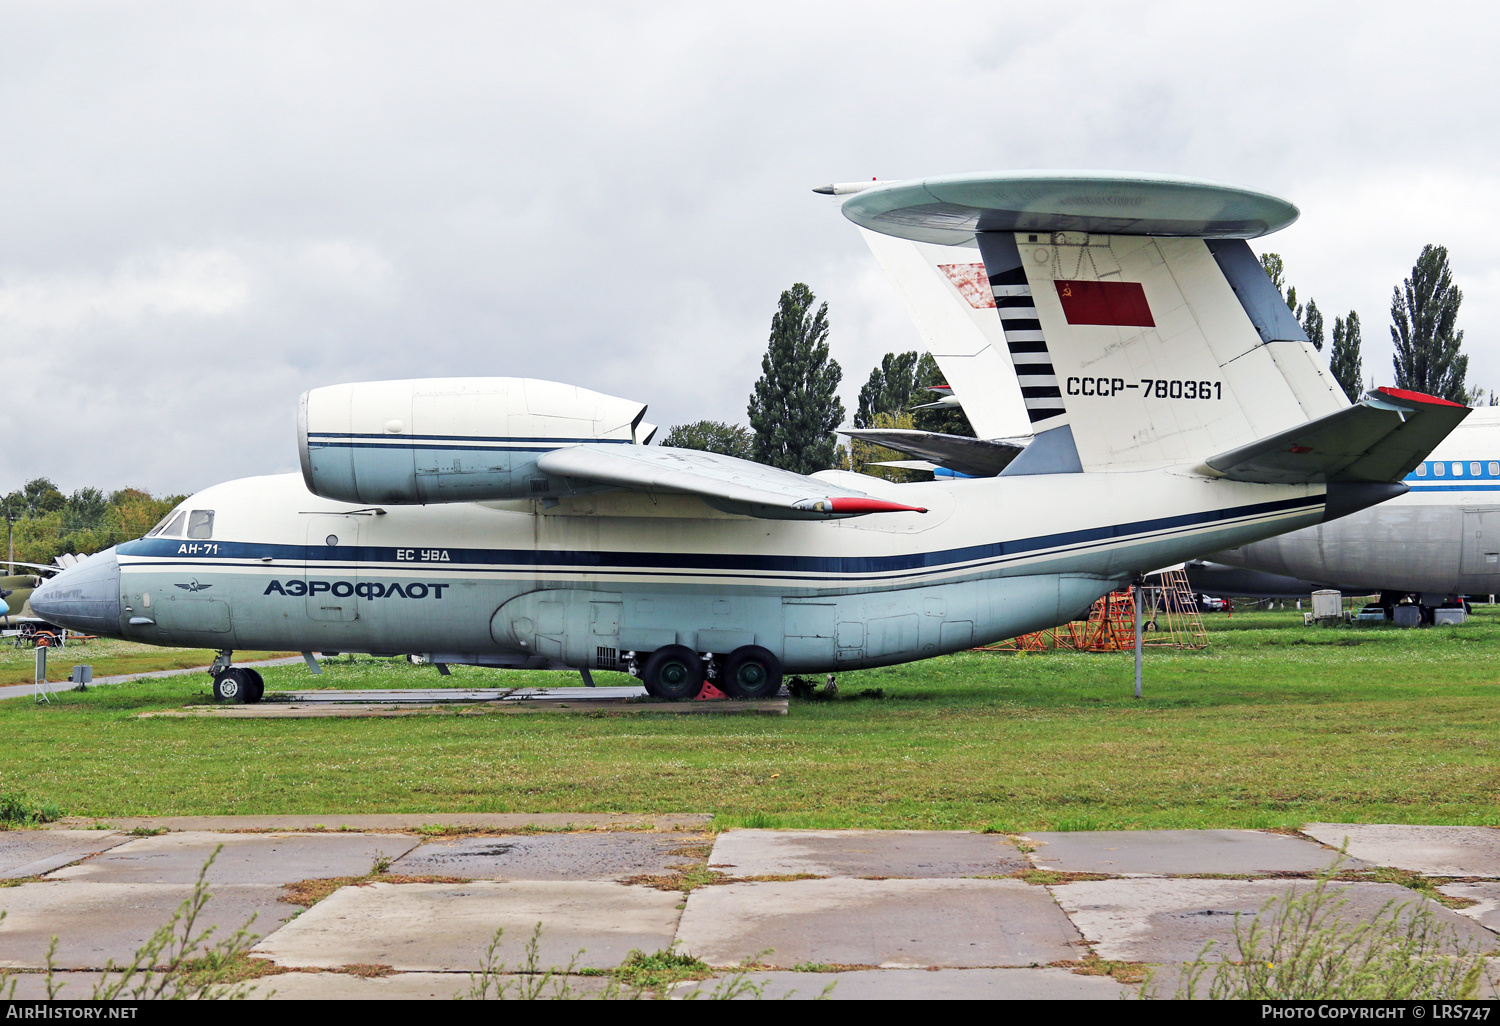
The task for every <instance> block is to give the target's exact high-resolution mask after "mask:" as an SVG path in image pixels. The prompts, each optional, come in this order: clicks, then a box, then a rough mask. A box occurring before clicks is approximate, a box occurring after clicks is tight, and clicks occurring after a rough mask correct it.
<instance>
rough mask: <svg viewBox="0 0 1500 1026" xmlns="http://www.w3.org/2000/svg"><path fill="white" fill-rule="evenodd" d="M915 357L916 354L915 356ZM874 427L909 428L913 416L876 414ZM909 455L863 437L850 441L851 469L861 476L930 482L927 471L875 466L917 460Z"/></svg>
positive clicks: (873, 422) (872, 425) (871, 422)
mask: <svg viewBox="0 0 1500 1026" xmlns="http://www.w3.org/2000/svg"><path fill="white" fill-rule="evenodd" d="M912 355H913V356H915V355H916V354H915V353H913V354H912ZM868 426H869V427H872V428H910V427H911V426H912V416H911V414H910V413H885V412H881V413H877V414H875V416H874V418H873V419H872V420H871V421H870V423H869V425H868ZM915 458H916V457H914V456H912V455H911V454H910V453H905V452H900V451H899V450H896V449H887V448H885V447H884V446H880V445H875V444H874V443H873V442H867V441H865V440H864V439H862V438H851V439H849V469H850V470H852V471H854V472H855V473H858V474H869V475H871V476H873V477H883V478H885V479H886V480H887V481H930V480H932V474H931V472H929V471H926V470H907V469H905V468H903V467H875V466H871V464H872V463H885V462H888V461H891V460H910V459H915Z"/></svg>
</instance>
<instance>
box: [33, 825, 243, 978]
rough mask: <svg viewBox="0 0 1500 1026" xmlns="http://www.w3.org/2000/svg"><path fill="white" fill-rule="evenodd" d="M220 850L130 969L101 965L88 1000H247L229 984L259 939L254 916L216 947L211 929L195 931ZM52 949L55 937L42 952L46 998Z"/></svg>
mask: <svg viewBox="0 0 1500 1026" xmlns="http://www.w3.org/2000/svg"><path fill="white" fill-rule="evenodd" d="M223 850H224V846H223V845H222V844H221V845H219V846H218V847H216V848H215V849H214V851H213V854H212V855H210V856H209V857H208V861H207V862H205V863H203V868H202V869H200V870H199V871H198V880H197V882H196V883H195V884H194V885H193V893H192V896H191V897H189V898H187V899H186V900H185V901H183V903H182V904H181V905H180V906H178V908H177V911H176V912H174V913H173V914H172V918H171V919H170V920H168V921H167V922H166V923H165V924H163V925H162V926H160V927H159V928H158V929H157V930H156V932H155V933H154V934H152V935H151V939H150V940H148V941H147V942H146V943H145V944H143V945H142V946H141V947H140V948H139V949H137V951H136V953H135V957H134V958H133V959H131V961H130V963H129V964H127V965H123V966H117V965H115V962H114V959H110V960H109V961H107V962H105V963H104V973H103V974H102V975H101V976H100V978H99V982H98V983H96V984H95V985H94V993H93V1000H95V1001H120V1000H136V1001H139V1000H149V999H159V998H195V999H201V998H209V999H212V998H243V997H247V996H248V995H249V990H250V988H247V987H245V986H244V984H243V983H236V982H232V981H234V980H235V979H236V977H237V976H238V971H239V970H240V969H241V968H242V966H241V964H240V963H242V962H243V961H244V955H245V953H246V952H248V951H249V950H250V947H251V945H253V944H254V943H255V942H256V941H257V940H259V939H260V937H259V935H257V934H253V933H251V932H250V924H251V923H253V922H254V921H255V916H254V915H252V916H251V917H250V918H249V919H247V920H246V921H245V925H244V926H242V927H240V928H239V929H238V930H236V931H235V932H234V933H233V934H231V935H230V936H228V937H227V938H225V939H224V940H222V941H219V942H217V943H215V944H209V943H208V941H209V938H210V937H211V936H212V935H213V933H214V930H215V929H216V928H215V927H212V926H209V927H206V928H204V929H203V930H201V931H200V930H198V925H197V924H198V919H199V917H200V916H201V915H202V913H203V907H204V906H205V905H206V904H208V899H209V897H210V895H209V891H208V869H209V867H210V866H212V865H213V864H214V860H215V859H216V858H218V857H219V852H221V851H223ZM56 947H57V938H56V937H54V938H53V939H52V949H50V950H49V951H48V952H47V991H48V995H47V996H48V997H49V998H50V997H54V996H55V992H54V990H53V987H52V981H53V954H54V953H55V951H56ZM59 986H60V985H59Z"/></svg>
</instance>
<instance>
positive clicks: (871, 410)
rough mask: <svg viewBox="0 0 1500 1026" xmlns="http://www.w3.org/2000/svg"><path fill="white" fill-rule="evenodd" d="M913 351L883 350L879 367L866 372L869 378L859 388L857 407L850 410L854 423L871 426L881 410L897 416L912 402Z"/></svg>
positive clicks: (861, 426)
mask: <svg viewBox="0 0 1500 1026" xmlns="http://www.w3.org/2000/svg"><path fill="white" fill-rule="evenodd" d="M916 371H917V354H916V353H915V352H910V353H886V354H885V356H884V357H882V358H881V360H880V366H879V367H876V368H875V369H874V370H872V371H870V378H869V380H868V381H866V382H865V384H864V387H863V388H861V389H860V390H859V407H858V408H857V409H856V410H855V411H854V426H855V427H857V428H867V427H871V426H873V425H874V423H875V417H876V416H877V415H878V414H881V413H889V414H891V415H892V416H899V415H900V414H902V413H905V412H906V408H907V407H908V406H910V405H911V403H912V392H913V391H915V390H916V387H917V377H916Z"/></svg>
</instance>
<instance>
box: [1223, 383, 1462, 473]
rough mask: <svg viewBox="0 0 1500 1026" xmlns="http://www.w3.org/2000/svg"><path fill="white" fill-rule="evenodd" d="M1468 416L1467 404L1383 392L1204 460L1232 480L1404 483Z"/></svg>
mask: <svg viewBox="0 0 1500 1026" xmlns="http://www.w3.org/2000/svg"><path fill="white" fill-rule="evenodd" d="M1468 415H1469V408H1468V407H1467V406H1460V405H1459V404H1458V403H1452V402H1449V401H1448V400H1446V399H1437V398H1434V397H1433V396H1430V395H1422V394H1421V393H1420V392H1407V391H1403V390H1400V389H1393V388H1379V389H1376V390H1375V391H1374V392H1371V393H1370V394H1369V395H1368V396H1366V397H1365V399H1364V401H1363V402H1360V403H1357V404H1356V405H1354V406H1351V407H1349V408H1347V409H1343V410H1338V411H1337V412H1335V413H1330V414H1328V415H1327V416H1326V417H1319V418H1317V419H1316V420H1310V421H1308V422H1307V423H1305V424H1299V425H1297V426H1296V427H1294V428H1289V429H1288V430H1286V431H1280V432H1277V433H1276V434H1274V435H1270V436H1269V437H1267V438H1262V439H1260V440H1259V441H1255V442H1251V443H1250V444H1249V445H1242V446H1240V447H1239V448H1238V449H1230V450H1229V451H1228V452H1222V453H1219V455H1217V456H1210V457H1209V458H1208V459H1207V460H1206V461H1205V462H1206V463H1207V464H1208V466H1209V467H1210V468H1211V469H1212V470H1213V471H1214V472H1215V473H1216V474H1218V475H1220V476H1222V477H1227V478H1229V479H1230V480H1233V481H1255V482H1259V483H1262V484H1297V483H1300V482H1306V481H1351V482H1358V481H1371V482H1392V481H1400V480H1401V479H1402V478H1403V477H1405V476H1406V475H1407V474H1409V473H1411V472H1412V470H1414V469H1415V468H1416V466H1417V464H1418V463H1421V462H1422V460H1423V459H1425V458H1426V456H1427V454H1428V453H1430V452H1431V451H1432V450H1433V447H1434V446H1436V445H1437V444H1438V443H1439V442H1441V441H1442V440H1443V439H1444V438H1446V437H1447V435H1448V432H1450V431H1452V430H1453V429H1454V428H1455V427H1457V426H1458V423H1459V421H1461V420H1463V419H1464V418H1465V417H1467V416H1468Z"/></svg>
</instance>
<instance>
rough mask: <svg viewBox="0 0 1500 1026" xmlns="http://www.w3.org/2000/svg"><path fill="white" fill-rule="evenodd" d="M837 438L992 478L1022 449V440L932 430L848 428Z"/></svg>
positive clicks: (964, 472) (974, 475)
mask: <svg viewBox="0 0 1500 1026" xmlns="http://www.w3.org/2000/svg"><path fill="white" fill-rule="evenodd" d="M839 434H841V435H848V436H849V437H850V438H858V439H859V440H860V441H863V442H870V443H873V444H874V445H881V446H884V447H885V448H887V449H895V450H896V451H897V452H905V453H910V454H911V455H913V456H920V457H922V458H923V459H925V460H930V461H931V462H933V463H936V464H937V465H938V466H941V467H947V468H948V469H949V470H956V471H958V472H959V473H960V474H969V475H971V476H973V477H994V476H995V475H997V474H999V473H1000V471H1002V470H1004V469H1005V468H1006V467H1007V466H1008V465H1009V464H1010V461H1011V460H1013V459H1015V458H1016V457H1017V456H1019V455H1020V454H1021V450H1022V449H1024V448H1026V441H1027V440H1023V439H1014V440H1013V439H1006V438H1001V439H996V440H995V441H986V440H985V439H982V438H965V437H963V436H962V435H945V434H941V433H939V432H936V431H911V430H906V429H903V428H851V429H849V430H845V431H840V432H839Z"/></svg>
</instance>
